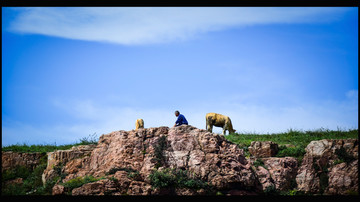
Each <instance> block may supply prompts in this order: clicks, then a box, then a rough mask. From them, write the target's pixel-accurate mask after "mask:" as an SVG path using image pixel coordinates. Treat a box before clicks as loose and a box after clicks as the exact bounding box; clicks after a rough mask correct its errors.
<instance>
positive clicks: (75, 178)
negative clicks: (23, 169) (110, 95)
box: [2, 125, 358, 195]
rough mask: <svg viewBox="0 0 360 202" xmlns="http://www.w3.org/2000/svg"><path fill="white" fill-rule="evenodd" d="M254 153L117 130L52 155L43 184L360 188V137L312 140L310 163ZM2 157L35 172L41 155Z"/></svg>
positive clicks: (208, 140) (86, 189)
mask: <svg viewBox="0 0 360 202" xmlns="http://www.w3.org/2000/svg"><path fill="white" fill-rule="evenodd" d="M249 152H250V154H251V156H250V157H248V158H245V156H244V151H243V150H242V149H240V148H239V147H238V146H237V145H236V144H234V143H231V142H229V141H227V140H226V139H225V137H224V136H222V135H218V134H214V133H210V132H208V131H206V130H203V129H197V128H195V127H193V126H190V125H189V126H186V125H185V126H179V127H174V128H169V127H157V128H146V129H138V130H132V131H123V130H121V131H114V132H112V133H109V134H105V135H102V136H101V137H100V138H99V141H98V144H97V145H85V146H84V145H82V146H77V147H73V148H71V149H69V150H58V151H55V152H49V153H47V158H48V159H47V160H48V165H47V168H46V169H45V170H44V173H43V182H44V184H45V183H46V182H47V181H53V182H55V186H54V187H53V189H52V194H53V195H61V194H72V195H209V194H216V193H221V194H224V195H254V194H267V193H271V192H274V191H275V192H278V193H279V192H281V191H284V192H286V191H289V190H297V191H298V192H304V193H310V194H319V193H321V194H327V195H333V194H340V195H347V194H353V193H355V192H357V190H358V140H357V139H347V140H320V141H312V142H311V143H310V144H309V145H308V146H307V148H306V154H305V156H304V158H303V161H302V162H298V160H297V159H296V158H293V157H283V158H279V157H274V156H275V154H276V152H277V144H275V143H273V142H270V141H269V142H253V143H251V146H250V147H249ZM2 154H3V157H2V159H3V168H2V169H4V167H5V168H9V167H11V166H15V165H18V164H21V165H29V166H30V167H31V165H32V166H34V165H37V164H38V163H37V160H34V159H40V158H41V157H40V156H37V155H36V154H31V155H34V156H32V157H30V156H28V157H25V156H26V154H21V155H19V154H14V153H11V152H7V153H6V152H2ZM4 154H5V155H4ZM42 155H45V154H42ZM19 156H22V157H23V158H20V157H19ZM265 156H266V157H265ZM20 159H22V160H20ZM24 159H27V160H24ZM25 162H26V163H25ZM177 174H180V175H178V176H177ZM14 183H15V182H14Z"/></svg>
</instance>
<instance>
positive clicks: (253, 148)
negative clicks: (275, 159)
mask: <svg viewBox="0 0 360 202" xmlns="http://www.w3.org/2000/svg"><path fill="white" fill-rule="evenodd" d="M278 150H279V148H278V144H276V143H274V142H272V141H263V142H261V141H252V142H251V144H250V147H249V152H250V154H251V155H252V156H254V157H259V158H265V157H272V156H275V155H276V154H277V152H278Z"/></svg>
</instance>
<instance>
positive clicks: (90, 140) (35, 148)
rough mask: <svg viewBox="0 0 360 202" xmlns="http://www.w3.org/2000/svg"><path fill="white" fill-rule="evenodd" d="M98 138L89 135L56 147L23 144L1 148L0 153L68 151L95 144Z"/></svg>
mask: <svg viewBox="0 0 360 202" xmlns="http://www.w3.org/2000/svg"><path fill="white" fill-rule="evenodd" d="M97 142H98V138H97V137H96V133H94V134H92V135H89V136H88V137H84V138H81V139H80V141H79V142H77V143H73V144H66V145H56V144H37V145H27V144H25V143H23V144H15V145H9V146H5V147H2V151H13V152H26V153H33V152H40V153H44V152H53V151H56V150H66V149H70V148H71V147H73V146H79V145H89V144H97Z"/></svg>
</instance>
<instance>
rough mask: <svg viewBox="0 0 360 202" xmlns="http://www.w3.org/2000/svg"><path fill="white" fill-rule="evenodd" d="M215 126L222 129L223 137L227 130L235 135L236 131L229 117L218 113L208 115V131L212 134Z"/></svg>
mask: <svg viewBox="0 0 360 202" xmlns="http://www.w3.org/2000/svg"><path fill="white" fill-rule="evenodd" d="M213 126H216V127H222V128H223V135H225V134H226V130H227V131H229V134H230V133H234V132H235V131H236V130H234V129H233V126H232V123H231V120H230V118H229V117H228V116H225V115H222V114H217V113H207V114H206V130H208V131H209V132H211V133H212V128H213Z"/></svg>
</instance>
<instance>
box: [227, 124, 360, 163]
mask: <svg viewBox="0 0 360 202" xmlns="http://www.w3.org/2000/svg"><path fill="white" fill-rule="evenodd" d="M358 135H359V131H358V130H348V131H340V130H336V131H334V130H328V129H319V130H315V131H294V130H289V131H288V132H285V133H278V134H238V133H233V134H230V135H227V136H226V139H227V140H229V141H231V142H234V143H236V144H238V145H239V147H240V148H242V149H244V150H245V152H246V151H247V147H249V146H250V144H251V142H252V141H273V142H275V143H277V144H278V145H279V152H278V156H279V157H283V156H293V157H298V158H301V157H302V156H303V155H304V154H305V148H306V146H307V145H308V144H309V143H310V142H311V141H314V140H322V139H349V138H351V139H358ZM285 145H287V147H286V146H285ZM289 146H290V147H289Z"/></svg>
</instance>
